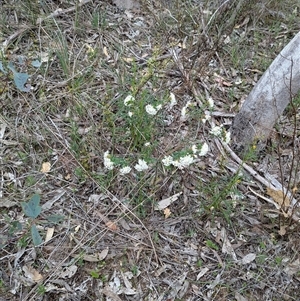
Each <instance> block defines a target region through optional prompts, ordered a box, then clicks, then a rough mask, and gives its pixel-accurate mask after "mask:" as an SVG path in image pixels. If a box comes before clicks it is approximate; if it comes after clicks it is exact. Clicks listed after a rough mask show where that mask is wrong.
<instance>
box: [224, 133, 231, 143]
mask: <svg viewBox="0 0 300 301" xmlns="http://www.w3.org/2000/svg"><path fill="white" fill-rule="evenodd" d="M224 138H225V139H224ZM224 138H223V142H224V143H225V144H228V143H229V142H230V132H226V134H225V137H224Z"/></svg>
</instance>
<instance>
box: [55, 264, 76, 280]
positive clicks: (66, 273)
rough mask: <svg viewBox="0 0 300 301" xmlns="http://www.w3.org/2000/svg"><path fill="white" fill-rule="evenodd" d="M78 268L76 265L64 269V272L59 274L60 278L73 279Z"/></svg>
mask: <svg viewBox="0 0 300 301" xmlns="http://www.w3.org/2000/svg"><path fill="white" fill-rule="evenodd" d="M77 269H78V267H77V266H76V265H70V266H69V267H66V268H64V269H63V271H62V272H61V273H60V274H59V278H71V277H73V276H74V275H75V273H76V272H77Z"/></svg>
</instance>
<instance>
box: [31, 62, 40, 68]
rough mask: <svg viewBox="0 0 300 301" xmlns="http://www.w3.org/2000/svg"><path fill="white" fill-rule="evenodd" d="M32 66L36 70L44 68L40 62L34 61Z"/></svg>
mask: <svg viewBox="0 0 300 301" xmlns="http://www.w3.org/2000/svg"><path fill="white" fill-rule="evenodd" d="M31 65H32V66H33V67H35V68H40V67H41V66H42V62H41V61H39V60H34V61H32V62H31Z"/></svg>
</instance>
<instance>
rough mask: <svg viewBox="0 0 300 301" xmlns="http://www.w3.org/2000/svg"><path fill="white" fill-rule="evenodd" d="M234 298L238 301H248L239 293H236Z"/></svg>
mask: <svg viewBox="0 0 300 301" xmlns="http://www.w3.org/2000/svg"><path fill="white" fill-rule="evenodd" d="M234 297H235V299H236V301H248V298H245V297H243V296H242V295H241V294H240V293H239V292H235V294H234Z"/></svg>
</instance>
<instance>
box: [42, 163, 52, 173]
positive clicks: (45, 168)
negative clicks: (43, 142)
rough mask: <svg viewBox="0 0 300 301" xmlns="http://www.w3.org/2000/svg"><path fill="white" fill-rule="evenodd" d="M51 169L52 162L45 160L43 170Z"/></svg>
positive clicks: (44, 171) (43, 171) (45, 171)
mask: <svg viewBox="0 0 300 301" xmlns="http://www.w3.org/2000/svg"><path fill="white" fill-rule="evenodd" d="M50 170H51V164H50V162H44V163H43V164H42V168H41V172H42V173H47V172H49V171H50Z"/></svg>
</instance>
